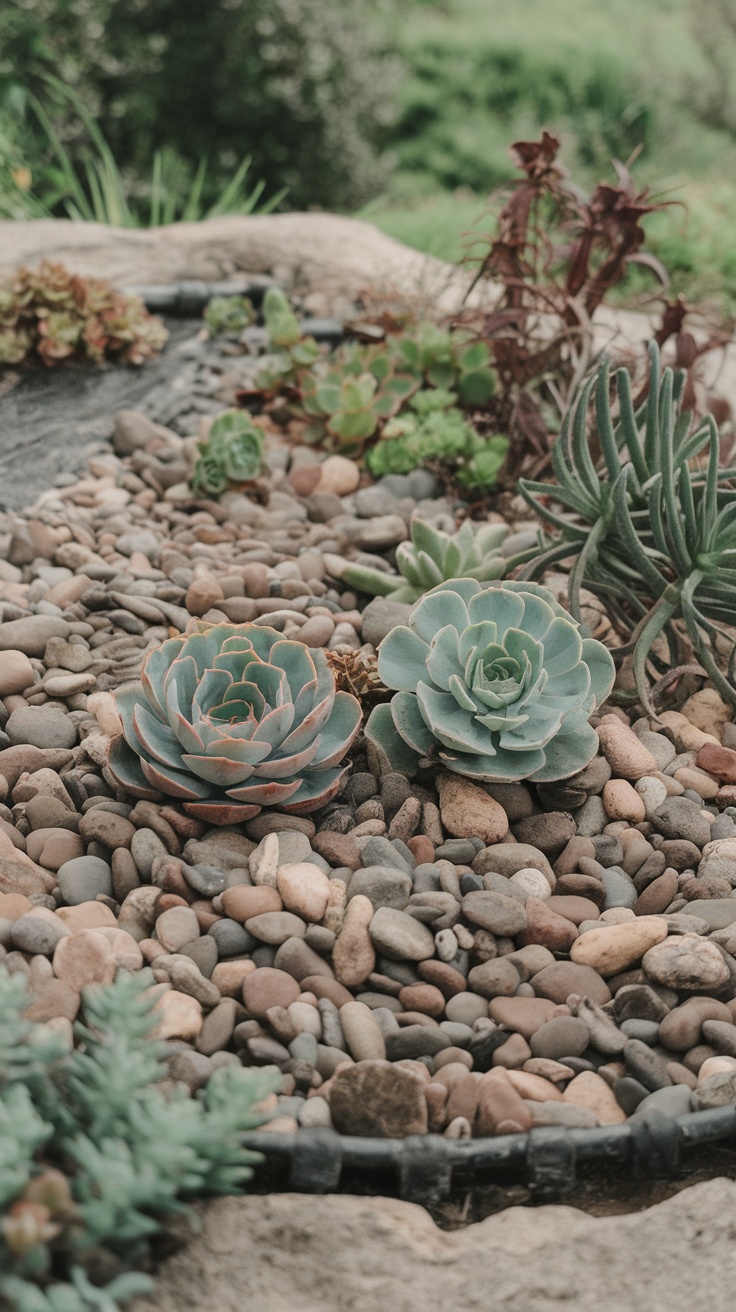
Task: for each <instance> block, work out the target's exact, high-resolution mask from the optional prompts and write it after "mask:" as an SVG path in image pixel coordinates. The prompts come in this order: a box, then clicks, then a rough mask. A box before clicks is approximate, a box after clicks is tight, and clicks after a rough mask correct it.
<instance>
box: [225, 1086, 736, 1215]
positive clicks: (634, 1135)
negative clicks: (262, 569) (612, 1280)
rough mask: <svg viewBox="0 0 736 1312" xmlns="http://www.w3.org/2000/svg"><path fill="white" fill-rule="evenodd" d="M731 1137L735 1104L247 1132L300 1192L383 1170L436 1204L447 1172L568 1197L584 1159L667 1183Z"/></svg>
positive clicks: (409, 1195) (414, 1195)
mask: <svg viewBox="0 0 736 1312" xmlns="http://www.w3.org/2000/svg"><path fill="white" fill-rule="evenodd" d="M735 1133H736V1107H733V1106H731V1107H718V1108H714V1109H709V1110H707V1111H702V1112H690V1113H689V1114H687V1115H685V1116H679V1117H677V1118H673V1117H670V1116H665V1115H663V1114H662V1113H661V1112H657V1111H651V1112H648V1113H646V1114H644V1115H642V1116H639V1117H637V1116H634V1117H632V1118H630V1119H629V1120H628V1121H626V1122H625V1123H624V1124H622V1125H611V1126H605V1127H602V1128H600V1129H596V1130H582V1129H581V1130H570V1129H562V1128H560V1127H558V1126H538V1127H537V1128H536V1129H533V1130H530V1131H529V1132H528V1133H526V1134H507V1135H500V1136H498V1137H497V1138H488V1139H445V1138H443V1137H442V1136H441V1135H437V1134H429V1135H412V1136H409V1137H407V1138H405V1139H361V1138H357V1137H354V1136H352V1137H349V1136H343V1135H340V1134H337V1133H336V1132H335V1131H334V1130H328V1129H321V1128H319V1129H318V1128H314V1129H313V1128H309V1129H307V1128H305V1129H300V1130H298V1131H296V1132H295V1133H294V1134H270V1133H268V1132H266V1133H264V1132H263V1131H260V1132H254V1133H251V1134H249V1135H247V1136H246V1137H245V1140H244V1142H245V1145H246V1146H247V1147H248V1148H253V1149H257V1150H258V1151H259V1152H261V1153H263V1154H264V1156H265V1157H266V1160H267V1162H269V1163H270V1162H273V1161H275V1162H277V1163H278V1164H279V1165H282V1166H286V1167H287V1169H288V1184H287V1187H288V1188H289V1189H292V1190H296V1191H298V1192H304V1193H318V1194H324V1193H333V1192H335V1191H336V1190H337V1189H338V1187H339V1185H340V1180H341V1177H342V1175H343V1172H346V1171H348V1170H349V1171H350V1172H351V1173H353V1174H354V1175H355V1174H357V1176H358V1177H360V1176H361V1175H368V1174H369V1173H375V1172H377V1171H383V1172H390V1173H391V1174H392V1175H393V1176H394V1178H395V1181H396V1185H397V1192H398V1194H399V1196H400V1197H401V1198H403V1199H404V1200H406V1201H408V1202H421V1203H423V1204H424V1205H428V1206H431V1205H436V1204H438V1203H442V1202H445V1201H446V1200H447V1199H448V1198H449V1196H450V1194H451V1192H452V1189H453V1175H454V1173H455V1172H458V1173H460V1172H461V1173H462V1175H463V1176H464V1177H467V1176H470V1177H472V1179H473V1182H474V1183H475V1184H492V1183H494V1180H495V1179H496V1178H497V1177H498V1176H499V1175H500V1174H501V1173H503V1174H504V1176H506V1177H508V1175H509V1173H513V1174H514V1175H515V1176H516V1177H517V1178H519V1179H520V1181H521V1182H522V1183H525V1184H526V1185H527V1186H528V1187H529V1188H530V1189H531V1190H532V1192H533V1193H535V1194H536V1195H537V1196H539V1197H556V1196H558V1195H561V1194H565V1193H569V1192H570V1191H571V1190H572V1189H573V1188H574V1187H575V1184H576V1177H577V1168H578V1165H582V1164H583V1163H584V1162H597V1161H600V1162H601V1164H603V1163H607V1164H611V1163H617V1164H624V1165H625V1164H628V1165H630V1166H631V1167H632V1169H633V1171H634V1173H635V1174H636V1176H637V1177H640V1178H665V1179H667V1178H672V1177H674V1176H676V1175H678V1174H679V1173H680V1172H681V1170H682V1165H683V1160H682V1159H683V1153H684V1150H685V1149H686V1148H694V1147H697V1146H699V1145H703V1144H708V1143H713V1142H714V1141H718V1140H726V1139H729V1138H731V1137H732V1136H733V1135H734V1134H735Z"/></svg>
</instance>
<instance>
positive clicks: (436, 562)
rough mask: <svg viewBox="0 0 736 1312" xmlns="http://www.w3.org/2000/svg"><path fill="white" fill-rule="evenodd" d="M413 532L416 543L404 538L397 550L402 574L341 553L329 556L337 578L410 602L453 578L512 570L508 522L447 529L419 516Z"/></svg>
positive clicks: (482, 578)
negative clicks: (506, 552)
mask: <svg viewBox="0 0 736 1312" xmlns="http://www.w3.org/2000/svg"><path fill="white" fill-rule="evenodd" d="M410 531H411V542H400V543H399V545H398V547H397V548H396V567H397V569H398V571H399V574H398V575H396V574H388V573H384V571H383V570H378V569H369V568H368V566H365V565H358V564H354V563H353V562H352V561H347V560H342V558H341V557H340V556H327V557H326V564H327V567H328V569H329V571H330V573H332V574H333V576H334V577H335V578H339V579H342V581H343V583H347V585H348V587H351V588H357V590H358V591H359V592H370V593H372V594H373V596H381V597H387V598H388V600H389V601H403V602H409V603H413V602H415V601H418V600H419V598H420V597H421V596H422V595H423V594H424V593H425V592H428V591H429V590H430V589H431V588H434V587H436V586H437V584H438V583H444V582H446V581H447V580H448V579H456V578H460V577H462V578H470V579H479V580H480V582H482V583H485V582H488V581H489V580H490V579H500V578H501V577H502V575H503V574H504V573H505V572H506V569H507V566H508V563H509V562H508V561H507V559H506V558H505V557H504V556H503V555H502V553H501V551H500V549H499V548H500V546H501V543H502V542H503V540H504V538H505V537H507V535H508V528H507V527H506V525H505V524H485V525H474V524H472V523H471V522H470V520H466V521H465V523H464V524H463V525H462V527H461V528H460V529H459V531H458V532H457V533H445V532H443V531H442V529H439V528H435V527H434V526H433V525H432V524H427V523H426V522H425V521H424V520H423V519H420V518H419V516H415V517H414V519H413V520H412V522H411V530H410Z"/></svg>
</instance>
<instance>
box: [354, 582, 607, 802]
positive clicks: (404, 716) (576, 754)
mask: <svg viewBox="0 0 736 1312" xmlns="http://www.w3.org/2000/svg"><path fill="white" fill-rule="evenodd" d="M378 672H379V674H380V676H381V679H382V680H383V682H384V683H385V684H386V685H387V687H389V688H394V689H396V690H397V691H396V694H395V696H394V697H393V698H392V700H391V702H390V703H386V704H384V705H381V706H378V707H376V708H375V710H374V711H373V712H372V714H371V717H370V719H369V721H368V724H367V725H366V739H367V741H368V745H369V750H372V751H373V752H374V753H375V754H377V756H378V759H379V761H380V762H382V763H383V765H384V768H390V769H397V770H400V771H402V772H404V773H412V771H413V769H415V768H416V766H417V763H418V761H419V759H420V758H422V757H425V758H429V759H430V760H435V761H437V762H441V763H442V765H443V766H445V768H446V769H448V770H454V771H455V772H456V773H457V774H462V775H467V776H468V777H469V778H471V779H478V780H481V781H483V782H486V783H502V782H503V783H507V782H513V781H515V780H519V779H527V780H531V781H533V782H537V783H548V782H551V781H553V780H556V779H566V778H568V777H569V776H570V775H573V774H576V773H577V772H578V771H579V770H582V769H583V768H584V767H585V766H586V765H587V764H588V762H589V761H590V760H591V759H592V757H593V756H594V755H595V753H596V751H597V748H598V738H597V735H596V733H595V730H594V729H593V728H592V727H591V725H590V724H589V722H588V720H589V717H590V715H591V714H592V712H593V711H594V710H595V709H596V707H597V706H600V704H601V703H602V702H603V701H605V699H606V697H607V696H608V694H609V693H610V691H611V688H612V686H613V679H614V665H613V660H612V658H611V655H610V653H609V652H608V651H607V650H606V648H605V647H604V646H603V644H602V643H600V642H598V641H597V640H596V639H595V638H586V637H584V636H583V634H582V632H581V628H580V625H579V624H578V623H577V621H575V620H574V619H573V618H572V616H571V615H569V614H568V612H567V611H565V610H563V608H562V606H560V605H559V604H558V603H557V602H556V601H555V599H554V597H553V596H552V594H551V593H550V592H549V591H548V590H547V589H546V588H543V587H541V586H540V585H539V584H532V583H518V582H503V583H496V584H491V585H490V586H489V587H486V588H483V587H481V584H480V583H479V582H477V581H476V580H475V579H451V580H449V581H448V582H446V583H441V584H439V586H438V587H436V588H433V589H432V591H431V592H428V593H427V594H426V596H424V597H423V598H422V600H421V601H419V602H418V603H417V605H416V606H415V607H414V610H413V612H412V614H411V617H410V620H409V625H408V626H406V625H402V626H400V627H398V628H396V629H393V630H392V631H391V632H390V633H389V634H388V635H387V637H386V638H384V640H383V642H382V643H381V647H380V650H379V654H378Z"/></svg>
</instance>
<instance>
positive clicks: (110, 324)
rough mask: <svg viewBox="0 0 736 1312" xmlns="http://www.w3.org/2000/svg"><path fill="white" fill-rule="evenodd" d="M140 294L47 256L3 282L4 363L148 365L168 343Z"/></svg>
mask: <svg viewBox="0 0 736 1312" xmlns="http://www.w3.org/2000/svg"><path fill="white" fill-rule="evenodd" d="M168 336H169V334H168V332H167V331H166V329H165V328H164V326H163V324H162V322H161V320H160V319H156V318H155V317H154V316H153V315H151V314H149V313H148V310H147V309H146V307H145V305H144V304H143V301H142V300H141V298H140V296H132V295H128V294H126V293H125V292H118V291H115V290H114V288H112V287H111V286H110V284H109V283H107V282H102V281H101V280H100V279H98V278H82V277H78V276H76V275H75V274H71V273H69V271H68V270H67V269H65V268H64V266H63V265H62V264H53V263H51V262H50V261H48V260H45V261H44V262H43V263H42V264H41V265H39V267H38V269H35V270H31V269H19V270H17V272H15V273H13V274H11V275H10V276H9V277H8V278H5V279H3V280H2V281H0V366H1V365H4V364H6V365H10V364H25V363H27V364H30V363H39V362H40V363H42V364H45V365H48V366H51V365H56V364H59V363H60V362H61V361H63V360H72V359H75V360H88V361H91V362H93V363H99V362H100V361H102V360H113V361H115V362H116V363H118V364H143V362H144V361H145V360H147V359H149V358H150V357H151V356H153V355H156V354H157V352H158V351H160V350H161V349H162V348H163V347H164V346H165V345H166V342H167V341H168Z"/></svg>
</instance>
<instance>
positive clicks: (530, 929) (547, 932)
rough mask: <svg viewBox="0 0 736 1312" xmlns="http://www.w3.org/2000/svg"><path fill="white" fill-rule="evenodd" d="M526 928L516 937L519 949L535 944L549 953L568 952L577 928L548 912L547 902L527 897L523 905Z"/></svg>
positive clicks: (554, 913)
mask: <svg viewBox="0 0 736 1312" xmlns="http://www.w3.org/2000/svg"><path fill="white" fill-rule="evenodd" d="M525 910H526V914H527V922H528V923H527V927H526V929H524V930H522V932H521V933H520V934H519V935H518V936H517V942H518V944H519V946H520V947H523V946H525V945H526V944H528V943H537V944H540V945H541V946H542V947H545V948H548V949H549V951H550V952H569V951H570V948H571V947H572V945H573V943H574V942H575V940H576V938H577V936H578V931H577V927H576V926H575V925H574V924H573V923H572V921H570V920H566V919H565V917H564V916H559V915H557V913H556V912H554V911H550V909H549V907H548V906H547V901H546V900H542V898H538V897H528V898H527V900H526V903H525Z"/></svg>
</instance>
